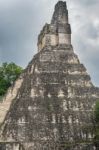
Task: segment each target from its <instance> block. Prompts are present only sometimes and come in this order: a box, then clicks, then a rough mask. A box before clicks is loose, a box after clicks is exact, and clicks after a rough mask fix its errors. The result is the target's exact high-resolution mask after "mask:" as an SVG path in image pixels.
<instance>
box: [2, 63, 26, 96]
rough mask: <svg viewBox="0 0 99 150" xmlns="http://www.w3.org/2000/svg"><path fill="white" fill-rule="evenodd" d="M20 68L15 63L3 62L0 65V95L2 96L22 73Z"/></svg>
mask: <svg viewBox="0 0 99 150" xmlns="http://www.w3.org/2000/svg"><path fill="white" fill-rule="evenodd" d="M22 70H23V69H22V68H21V67H20V66H17V65H16V64H15V63H9V64H8V63H3V64H2V65H1V66H0V96H3V95H4V94H5V93H6V91H7V89H8V88H9V87H10V86H11V85H12V84H13V82H14V81H15V80H16V79H17V78H18V77H19V75H20V74H21V73H22Z"/></svg>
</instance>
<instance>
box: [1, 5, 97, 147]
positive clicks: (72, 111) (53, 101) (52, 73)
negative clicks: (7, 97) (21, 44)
mask: <svg viewBox="0 0 99 150" xmlns="http://www.w3.org/2000/svg"><path fill="white" fill-rule="evenodd" d="M57 10H58V11H60V13H59V14H60V15H61V16H64V15H65V14H66V16H65V17H66V18H67V14H68V13H67V10H66V3H65V2H58V3H57V5H56V7H55V13H54V15H53V19H52V24H54V26H55V25H57V23H58V22H61V23H68V21H67V19H66V18H65V21H62V20H61V19H60V18H57V17H59V15H58V14H57V13H58V11H57ZM63 18H64V17H63ZM48 26H49V25H48ZM44 31H45V30H43V31H42V34H44V35H45V34H46V33H44ZM63 40H64V39H63ZM22 80H23V82H22V84H21V85H20V89H19V90H18V91H17V93H16V97H14V98H13V101H12V103H11V106H10V109H9V112H8V113H7V115H6V117H5V121H4V123H3V125H2V128H1V139H0V140H1V149H2V150H3V149H4V150H9V149H11V150H20V149H21V150H95V149H96V148H95V146H94V144H93V142H92V140H93V138H94V125H93V122H94V116H93V113H94V105H95V102H96V100H98V99H99V89H98V88H96V87H94V85H93V84H92V82H91V79H90V76H89V75H88V74H87V71H86V68H85V67H84V65H83V64H81V63H80V61H79V58H78V56H77V55H76V54H75V53H74V51H73V47H72V45H71V44H70V43H68V44H67V43H66V44H63V43H61V44H60V43H58V45H52V44H49V45H45V46H44V47H43V48H42V49H41V50H40V51H39V53H37V54H36V55H35V56H34V58H33V59H32V61H31V62H30V63H29V65H28V67H27V68H26V69H25V71H24V76H23V79H22ZM5 143H6V144H5ZM7 147H8V148H7Z"/></svg>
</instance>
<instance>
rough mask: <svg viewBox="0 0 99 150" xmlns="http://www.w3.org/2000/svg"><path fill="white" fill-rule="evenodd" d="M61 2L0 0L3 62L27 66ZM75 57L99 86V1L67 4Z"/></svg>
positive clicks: (0, 54) (69, 1) (77, 0)
mask: <svg viewBox="0 0 99 150" xmlns="http://www.w3.org/2000/svg"><path fill="white" fill-rule="evenodd" d="M56 2H57V0H37V1H33V0H0V62H2V61H3V62H4V61H9V62H11V61H14V62H16V63H17V64H19V65H22V66H26V65H27V64H28V62H29V61H30V60H31V58H32V57H33V55H34V54H35V53H36V52H37V46H36V43H37V36H38V34H39V32H40V30H41V28H42V26H43V25H44V24H45V23H46V22H50V20H51V17H52V13H53V11H54V5H55V3H56ZM67 6H68V10H69V20H70V24H71V27H72V44H73V46H74V51H75V53H77V54H78V56H79V58H80V60H81V62H82V63H84V65H85V66H86V67H87V69H88V72H89V73H90V75H91V77H92V80H93V82H94V83H95V85H99V79H98V77H99V69H98V68H99V67H98V63H99V59H98V56H99V17H98V11H99V0H90V1H89V0H67Z"/></svg>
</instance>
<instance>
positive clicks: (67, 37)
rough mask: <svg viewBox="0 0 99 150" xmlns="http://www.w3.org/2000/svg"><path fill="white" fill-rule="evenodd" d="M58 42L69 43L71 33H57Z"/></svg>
mask: <svg viewBox="0 0 99 150" xmlns="http://www.w3.org/2000/svg"><path fill="white" fill-rule="evenodd" d="M59 44H69V45H70V44H71V34H64V33H59Z"/></svg>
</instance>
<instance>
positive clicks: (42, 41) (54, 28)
mask: <svg viewBox="0 0 99 150" xmlns="http://www.w3.org/2000/svg"><path fill="white" fill-rule="evenodd" d="M61 44H66V45H71V27H70V24H69V23H68V10H67V6H66V2H63V1H59V2H58V3H57V4H56V5H55V10H54V13H53V16H52V20H51V23H50V24H47V23H46V24H45V26H44V27H43V29H42V30H41V33H40V34H39V36H38V51H41V50H42V49H43V48H44V47H45V46H48V45H51V46H57V45H61Z"/></svg>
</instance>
